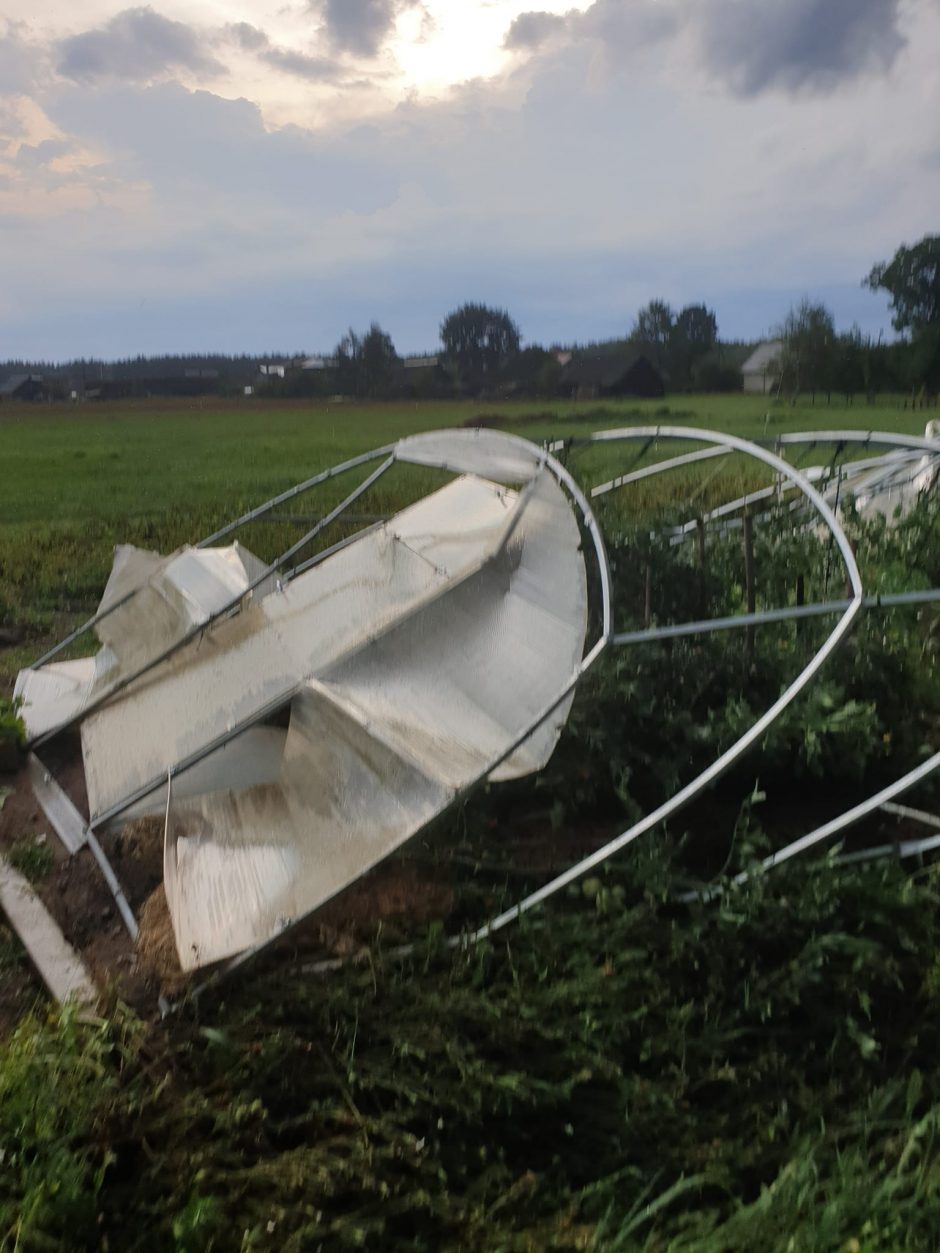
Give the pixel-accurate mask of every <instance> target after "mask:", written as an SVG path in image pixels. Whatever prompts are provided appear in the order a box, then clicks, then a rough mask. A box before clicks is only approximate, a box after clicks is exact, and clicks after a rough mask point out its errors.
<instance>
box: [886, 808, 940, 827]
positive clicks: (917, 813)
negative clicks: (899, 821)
mask: <svg viewBox="0 0 940 1253" xmlns="http://www.w3.org/2000/svg"><path fill="white" fill-rule="evenodd" d="M881 808H882V809H883V810H884V811H885V813H886V814H896V815H897V817H898V818H910V819H911V821H912V822H922V823H924V825H925V826H928V827H936V828H937V830H938V831H940V818H938V817H937V815H936V814H928V813H927V811H926V809H911V807H910V806H909V805H895V804H894V802H893V801H885V803H884V804H883V805H882V806H881Z"/></svg>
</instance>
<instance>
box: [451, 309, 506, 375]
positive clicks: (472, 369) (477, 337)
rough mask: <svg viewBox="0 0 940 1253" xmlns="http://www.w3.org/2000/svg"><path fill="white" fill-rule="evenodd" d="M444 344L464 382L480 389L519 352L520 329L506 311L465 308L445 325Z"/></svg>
mask: <svg viewBox="0 0 940 1253" xmlns="http://www.w3.org/2000/svg"><path fill="white" fill-rule="evenodd" d="M441 344H442V345H443V348H444V355H445V357H447V358H448V360H449V361H450V362H451V363H452V364H453V365H454V366H456V367H457V369H458V370H459V373H460V380H461V382H462V383H465V384H466V383H470V384H477V385H478V384H480V383H481V382H483V381H484V380H487V379H489V378H492V377H493V376H494V375H495V374H496V372H497V371H498V370H499V368H500V366H501V365H502V364H503V362H504V361H506V360H507V358H509V357H511V356H512V355H513V354H514V353H517V352H518V351H519V328H518V326H516V324H515V322H513V320H512V318H511V317H510V316H509V314H508V313H507V312H506V311H505V309H491V308H489V307H488V306H486V305H479V304H465V305H461V306H460V308H459V309H455V310H454V311H453V313H449V314H448V315H447V317H446V318H445V319H444V321H443V322H442V323H441Z"/></svg>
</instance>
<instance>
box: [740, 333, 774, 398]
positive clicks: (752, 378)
mask: <svg viewBox="0 0 940 1253" xmlns="http://www.w3.org/2000/svg"><path fill="white" fill-rule="evenodd" d="M782 351H783V340H782V339H768V340H766V341H765V342H764V343H763V344H758V346H757V347H756V348H755V349H754V351H753V352H752V353H751V355H750V356H749V357H748V359H747V360H746V361H745V362H744V364H743V365H742V366H741V379H742V381H743V384H744V390H745V391H746V392H756V393H757V394H758V395H759V396H766V395H767V394H768V392H772V391H773V390H774V388H775V387H776V385H777V380H778V379H779V377H780V354H781V353H782Z"/></svg>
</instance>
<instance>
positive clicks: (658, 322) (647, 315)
mask: <svg viewBox="0 0 940 1253" xmlns="http://www.w3.org/2000/svg"><path fill="white" fill-rule="evenodd" d="M672 323H673V313H672V309H670V307H669V305H667V304H666V302H665V300H651V301H650V302H649V304H648V305H646V306H645V307H644V308H642V309H641V310H640V312H639V313H638V314H637V315H636V321H635V322H634V324H633V330H632V331H631V332H630V338H631V339H632V340H636V341H637V342H638V343H641V344H646V345H648V346H649V347H651V348H659V349H663V350H665V349H666V348H668V347H669V340H670V339H671V337H672Z"/></svg>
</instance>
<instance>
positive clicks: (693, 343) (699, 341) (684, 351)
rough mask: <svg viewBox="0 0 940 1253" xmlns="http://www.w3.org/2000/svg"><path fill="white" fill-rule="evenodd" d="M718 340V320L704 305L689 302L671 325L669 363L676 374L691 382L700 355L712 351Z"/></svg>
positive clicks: (702, 355)
mask: <svg viewBox="0 0 940 1253" xmlns="http://www.w3.org/2000/svg"><path fill="white" fill-rule="evenodd" d="M717 340H718V322H717V320H716V318H715V315H714V313H713V312H712V310H711V309H707V308H706V307H705V306H704V305H686V307H685V308H684V309H683V310H682V312H681V313H680V314H679V315H678V317H677V318H676V320H675V322H674V323H673V325H672V334H671V335H670V337H669V355H670V366H671V370H672V373H673V375H674V377H676V378H681V379H682V380H683V381H684V382H686V383H688V382H690V381H691V378H692V370H693V367H694V365H695V363H696V361H698V360H699V358H700V357H704V356H705V355H706V354H707V353H709V352H711V350H712V348H714V346H715V344H716V342H717Z"/></svg>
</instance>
